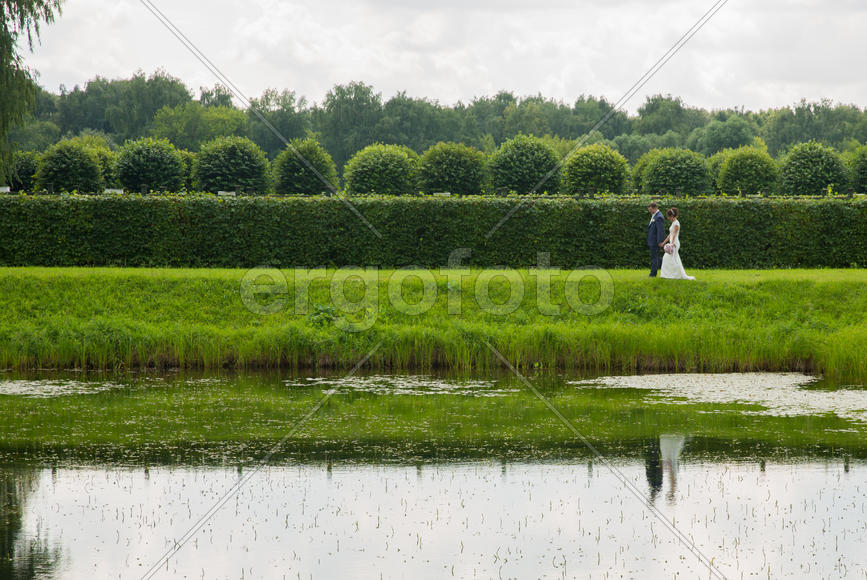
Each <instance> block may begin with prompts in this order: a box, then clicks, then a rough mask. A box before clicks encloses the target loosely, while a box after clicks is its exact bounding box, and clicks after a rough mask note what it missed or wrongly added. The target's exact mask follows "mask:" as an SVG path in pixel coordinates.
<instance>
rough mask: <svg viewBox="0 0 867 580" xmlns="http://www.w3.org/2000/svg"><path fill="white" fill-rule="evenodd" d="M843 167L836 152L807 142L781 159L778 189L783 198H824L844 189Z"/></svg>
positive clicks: (795, 146)
mask: <svg viewBox="0 0 867 580" xmlns="http://www.w3.org/2000/svg"><path fill="white" fill-rule="evenodd" d="M847 181H848V174H847V171H846V165H845V164H844V163H843V160H842V159H841V158H840V156H839V155H838V154H837V152H836V151H834V150H833V149H831V148H830V147H828V146H826V145H822V144H821V143H816V142H815V141H808V142H807V143H799V144H797V145H794V146H793V147H792V148H791V149H790V150H789V153H788V155H786V156H785V158H784V159H783V163H782V167H781V169H780V189H781V190H782V191H781V193H782V194H783V195H824V194H826V193H827V192H828V189H829V188H830V189H831V191H840V190H842V189H845V187H846V184H847Z"/></svg>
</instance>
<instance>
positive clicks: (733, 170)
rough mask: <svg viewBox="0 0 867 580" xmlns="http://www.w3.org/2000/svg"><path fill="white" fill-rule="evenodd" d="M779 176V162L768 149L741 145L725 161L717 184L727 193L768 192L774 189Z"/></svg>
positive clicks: (754, 193)
mask: <svg viewBox="0 0 867 580" xmlns="http://www.w3.org/2000/svg"><path fill="white" fill-rule="evenodd" d="M778 178H779V169H778V168H777V163H776V162H775V161H774V159H773V158H772V157H771V156H770V155H768V152H767V151H763V150H761V149H756V148H755V147H740V148H738V149H735V150H734V151H731V152H730V153H729V154H728V155H727V156H726V158H725V160H724V161H723V163H722V167H720V169H719V176H718V177H717V186H718V187H719V190H720V191H721V192H723V193H725V194H727V195H758V194H768V193H771V192H772V191H773V190H774V187H775V186H776V183H777V179H778Z"/></svg>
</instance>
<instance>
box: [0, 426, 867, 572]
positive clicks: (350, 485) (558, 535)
mask: <svg viewBox="0 0 867 580" xmlns="http://www.w3.org/2000/svg"><path fill="white" fill-rule="evenodd" d="M656 441H657V445H658V446H659V447H660V452H661V454H660V455H658V456H657V457H659V458H660V462H659V463H660V467H661V468H662V470H663V471H664V472H665V474H666V476H667V475H668V471H669V469H671V470H674V473H676V477H677V483H676V485H675V484H674V480H670V481H671V486H669V484H668V483H666V484H665V486H664V488H665V489H666V494H667V495H668V494H669V493H673V494H674V495H675V496H676V500H675V501H671V502H669V501H665V502H662V503H661V505H659V506H657V509H658V510H659V511H660V513H661V514H662V515H663V516H664V517H666V518H668V519H670V520H674V521H676V522H677V525H678V528H679V529H680V530H681V531H682V532H683V533H685V534H686V535H687V536H688V537H690V538H692V539H693V540H694V541H695V543H696V545H697V546H698V547H699V549H701V550H702V551H703V552H704V553H705V554H706V555H708V557H712V558H714V561H715V562H716V563H717V565H718V566H719V568H720V570H721V571H722V572H723V573H724V574H725V575H726V576H727V577H731V578H739V577H741V575H743V576H744V577H756V576H759V577H811V578H812V577H815V578H820V577H835V578H863V575H864V566H863V561H862V560H861V559H860V554H861V546H862V545H863V542H864V541H865V539H867V537H865V535H867V532H865V528H864V522H863V509H864V490H863V481H864V478H865V475H867V465H865V464H864V463H863V462H856V463H852V464H851V465H850V472H849V473H846V472H845V471H844V469H843V465H842V462H841V461H825V460H819V461H814V462H809V463H797V464H787V463H777V462H768V463H767V464H766V468H765V472H764V473H762V472H760V470H759V466H758V464H757V463H737V462H736V463H730V462H726V461H717V462H692V461H690V460H689V456H688V455H683V454H682V455H681V456H680V458H679V459H676V452H677V447H678V446H679V445H681V444H682V443H683V442H684V441H685V440H684V439H681V438H679V437H671V438H668V437H665V438H657V439H656ZM669 451H671V452H672V453H671V454H670V453H669ZM663 456H664V457H665V459H661V458H662V457H663ZM646 464H647V462H646V457H645V458H634V459H618V460H616V461H615V465H616V466H617V468H618V469H619V470H620V472H621V473H622V474H623V475H624V476H625V477H626V478H628V479H629V480H630V481H633V482H635V483H638V482H640V481H641V480H642V479H643V478H644V476H645V474H646ZM654 472H655V473H658V470H655V471H654ZM16 477H18V478H19V479H18V480H17V483H16V485H18V486H19V489H24V488H21V487H20V486H21V484H22V483H23V480H22V479H21V478H22V477H23V478H24V479H25V480H26V481H28V482H29V483H28V485H27V486H25V487H27V489H28V490H29V491H28V493H27V495H26V498H25V499H24V501H23V502H21V501H20V499H21V498H20V496H18V499H17V500H15V501H18V502H19V503H18V504H16V505H18V506H19V508H18V509H17V511H16V514H17V516H16V518H15V523H14V532H13V534H14V535H15V538H16V539H15V541H14V544H15V548H14V549H13V551H12V552H11V553H10V554H8V555H7V556H8V563H7V564H5V566H6V567H5V568H4V569H3V575H2V576H0V577H3V578H7V577H8V578H39V577H46V576H52V575H53V576H54V577H59V578H105V577H118V576H120V577H141V575H142V574H143V573H144V571H145V570H147V568H148V567H149V566H150V565H151V564H153V563H154V562H156V561H157V560H158V559H159V557H160V556H161V555H162V554H163V553H164V552H165V551H166V550H168V549H170V548H171V547H172V546H173V545H174V542H175V541H176V540H177V539H178V538H180V537H181V536H182V535H183V534H184V532H185V531H186V530H187V529H188V528H189V526H190V525H192V523H193V522H194V521H195V520H196V519H197V518H198V517H199V515H201V514H203V513H205V512H206V511H207V510H208V509H209V508H210V507H211V505H212V504H213V502H214V501H215V500H216V498H217V497H219V496H220V495H221V494H222V493H223V492H224V491H225V490H226V489H229V488H230V487H231V486H232V485H233V484H234V483H235V482H236V481H237V478H238V473H237V469H236V468H233V467H225V468H213V467H151V468H150V470H149V473H148V474H146V473H145V471H144V470H143V469H140V468H123V467H110V466H106V467H102V468H94V467H90V468H83V467H67V468H63V467H61V468H59V469H58V470H57V473H56V477H55V478H54V480H52V478H51V477H50V474H49V470H48V469H46V470H43V471H41V472H36V471H34V470H30V471H29V475H26V476H24V475H22V474H20V473H19V474H18V475H17V476H16ZM817 490H821V493H817ZM25 538H29V540H26V541H25V540H24V539H25ZM28 546H31V547H32V546H36V549H30V548H28ZM60 553H62V554H63V565H62V568H60V567H59V566H58V565H57V558H58V556H57V555H58V554H60ZM605 573H608V574H610V575H611V576H612V577H648V578H661V577H675V576H683V577H707V576H708V574H707V570H706V569H703V568H702V565H701V564H700V563H699V562H697V561H696V560H695V559H693V558H691V557H689V554H688V552H685V551H684V549H683V547H682V546H681V545H680V544H679V543H678V542H677V540H676V539H675V538H673V537H672V536H671V534H669V533H667V531H666V530H665V528H664V527H663V526H661V525H660V523H659V522H657V521H655V520H654V517H653V516H652V514H650V513H649V511H648V510H647V507H646V505H645V504H643V503H642V502H640V501H636V500H635V499H634V498H633V497H632V496H631V494H629V493H628V492H626V491H625V490H624V489H623V487H622V485H621V484H620V483H619V480H618V479H617V478H616V477H615V476H614V475H613V474H612V473H611V472H609V471H608V470H607V469H605V468H604V467H602V466H598V467H597V468H596V469H593V470H592V475H591V473H590V472H589V470H588V469H587V466H586V464H585V463H584V462H580V463H575V462H562V461H557V462H544V463H526V462H515V463H512V462H508V463H507V464H504V463H502V462H469V463H467V462H448V463H425V464H407V465H382V464H351V463H345V462H331V463H330V464H328V463H325V462H313V463H299V464H287V465H280V466H269V467H267V468H266V469H263V470H262V471H261V472H259V473H258V474H257V475H256V477H255V478H253V479H252V480H251V481H250V482H249V484H248V485H246V486H244V487H243V488H242V489H241V491H240V493H239V494H238V496H237V497H236V498H233V499H232V500H231V501H230V502H229V503H228V504H227V505H226V506H224V508H223V509H221V510H220V511H219V512H217V514H216V515H215V516H214V517H213V519H211V520H210V521H209V522H208V523H207V524H206V525H205V526H204V527H203V528H202V529H201V530H200V531H199V532H198V533H197V534H196V535H195V537H194V538H193V539H192V541H190V542H189V543H188V544H187V545H185V546H184V547H183V549H182V550H180V551H179V552H178V553H177V554H176V555H175V556H174V557H172V558H171V559H170V560H169V562H168V564H167V565H165V566H163V567H161V568H160V570H159V572H158V573H157V574H156V576H155V578H180V577H187V578H193V577H195V578H201V577H204V578H216V577H220V578H262V577H269V578H282V577H284V576H285V577H286V578H297V577H299V575H300V577H302V578H310V577H312V578H371V579H376V578H380V577H384V578H396V577H407V578H430V577H452V575H454V577H457V578H472V577H474V576H475V577H479V578H497V577H500V576H502V577H503V578H529V577H533V578H557V577H567V578H584V577H591V576H596V575H603V576H604V574H605Z"/></svg>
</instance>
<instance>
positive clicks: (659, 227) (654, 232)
mask: <svg viewBox="0 0 867 580" xmlns="http://www.w3.org/2000/svg"><path fill="white" fill-rule="evenodd" d="M647 211H649V212H650V224H648V226H647V245H648V246H649V247H650V277H651V278H655V277H656V272H657V270H659V267H660V265H661V263H662V254H661V253H660V250H659V248H660V246H662V241H663V240H664V239H665V219H664V218H663V217H662V212H661V211H659V206H658V205H656V202H655V201H652V202H650V205H649V206H647Z"/></svg>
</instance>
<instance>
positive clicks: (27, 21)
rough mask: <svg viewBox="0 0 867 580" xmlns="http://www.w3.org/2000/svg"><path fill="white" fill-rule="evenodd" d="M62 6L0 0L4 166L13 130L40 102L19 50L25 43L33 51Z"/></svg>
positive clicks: (0, 157)
mask: <svg viewBox="0 0 867 580" xmlns="http://www.w3.org/2000/svg"><path fill="white" fill-rule="evenodd" d="M61 2H62V0H0V22H2V24H0V87H2V89H0V161H2V163H0V166H3V167H6V166H8V165H9V163H8V161H9V159H10V151H9V143H8V136H9V129H10V128H12V127H13V126H15V125H16V124H19V123H21V122H22V121H23V120H24V119H25V117H26V115H27V112H28V111H29V110H30V109H32V107H33V105H34V102H35V98H36V84H35V83H34V82H33V76H32V75H31V73H30V70H29V69H28V68H27V67H26V66H25V65H24V62H23V60H22V58H21V54H20V53H19V51H18V46H19V44H20V43H21V41H22V40H24V41H25V42H26V45H27V47H28V48H29V49H30V50H32V49H33V42H34V40H36V39H37V38H38V37H39V25H40V24H41V23H42V22H46V23H51V22H53V21H54V18H55V16H56V15H59V14H60V5H61Z"/></svg>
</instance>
